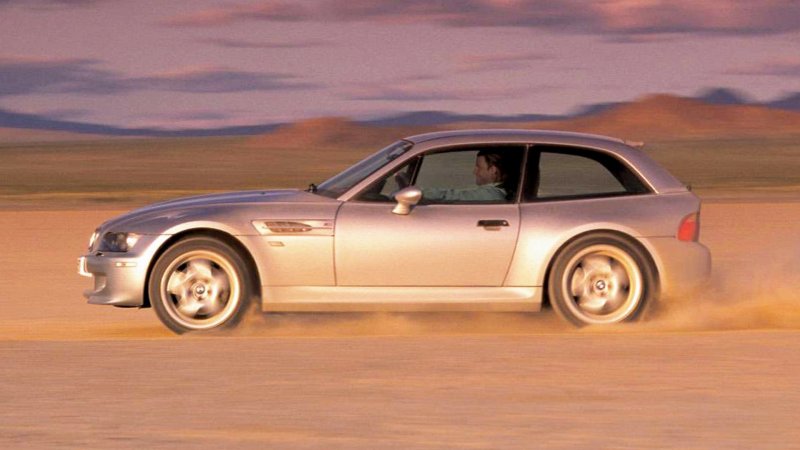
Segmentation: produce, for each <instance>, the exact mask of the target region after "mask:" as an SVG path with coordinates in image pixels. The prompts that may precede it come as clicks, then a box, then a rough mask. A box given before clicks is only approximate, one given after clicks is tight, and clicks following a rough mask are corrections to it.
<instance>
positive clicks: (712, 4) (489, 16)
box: [166, 0, 800, 42]
mask: <svg viewBox="0 0 800 450" xmlns="http://www.w3.org/2000/svg"><path fill="white" fill-rule="evenodd" d="M244 20H267V21H277V20H283V21H287V20H292V21H300V20H309V21H368V22H389V23H419V22H428V23H435V24H439V25H442V26H451V27H481V26H482V27H522V28H534V29H547V30H550V31H556V32H569V33H588V34H596V35H606V36H620V35H622V36H625V35H653V34H731V35H737V34H744V35H748V34H775V33H782V32H790V31H798V30H800V1H797V0H759V1H752V0H705V1H702V0H646V1H645V0H598V1H589V0H449V1H432V0H403V1H395V0H316V1H311V2H304V3H303V5H302V6H301V5H299V4H296V3H288V2H284V1H276V0H271V1H261V2H251V3H248V4H244V5H236V6H230V7H225V8H215V9H207V10H200V11H197V12H195V13H191V14H188V15H182V16H177V17H173V18H172V19H169V20H168V21H166V23H167V24H170V25H176V26H219V25H228V24H233V23H236V22H239V21H244ZM626 42H635V41H634V40H627V41H626Z"/></svg>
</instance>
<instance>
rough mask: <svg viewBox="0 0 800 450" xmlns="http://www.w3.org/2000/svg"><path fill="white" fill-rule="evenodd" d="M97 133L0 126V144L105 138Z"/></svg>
mask: <svg viewBox="0 0 800 450" xmlns="http://www.w3.org/2000/svg"><path fill="white" fill-rule="evenodd" d="M107 137H108V136H103V135H97V134H84V133H70V132H68V131H48V130H33V129H26V128H2V127H0V144H2V143H20V142H59V141H83V140H90V139H101V138H107Z"/></svg>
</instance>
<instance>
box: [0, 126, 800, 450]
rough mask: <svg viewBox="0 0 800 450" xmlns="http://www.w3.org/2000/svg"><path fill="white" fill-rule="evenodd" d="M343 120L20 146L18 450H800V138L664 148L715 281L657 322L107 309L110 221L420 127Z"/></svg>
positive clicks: (3, 261) (14, 233)
mask: <svg viewBox="0 0 800 450" xmlns="http://www.w3.org/2000/svg"><path fill="white" fill-rule="evenodd" d="M345 125H346V124H342V123H340V122H336V123H333V125H331V124H330V123H328V122H325V121H322V122H313V123H310V124H306V125H304V126H303V127H300V129H298V130H289V131H288V132H286V133H284V134H280V133H276V134H275V135H273V136H267V137H265V138H242V137H240V138H203V139H108V140H103V139H101V140H75V141H71V142H27V141H25V142H10V143H0V243H2V246H1V247H0V248H2V251H0V286H2V289H1V290H0V300H2V312H3V314H2V316H0V357H2V365H0V448H70V449H72V448H132V447H136V448H228V447H236V448H276V449H306V448H324V449H336V448H363V449H374V448H398V449H409V448H414V449H435V448H487V449H500V448H502V449H506V448H521V449H530V448H548V449H587V448H592V449H594V448H600V449H602V448H609V449H611V448H613V449H622V448H629V449H647V448H681V449H709V448H715V449H716V448H726V449H731V448H732V449H737V448H741V449H751V448H760V449H764V448H768V449H791V448H798V449H800V428H798V427H797V423H798V420H800V410H798V408H797V405H798V404H800V389H798V386H799V384H798V379H800V377H798V374H800V300H799V299H798V295H797V289H798V286H800V270H798V268H800V253H798V250H797V249H798V244H800V233H798V230H800V225H798V224H800V171H798V170H797V167H798V165H797V156H796V155H797V154H798V153H797V152H798V151H800V145H799V144H798V143H800V139H798V138H797V136H796V135H793V136H789V137H787V136H782V135H781V136H779V135H771V136H767V137H746V136H744V137H739V138H736V139H733V138H730V136H727V137H724V138H720V137H716V138H705V137H700V138H698V137H694V138H691V139H684V140H671V141H655V142H649V143H648V145H647V146H646V147H645V151H647V152H648V153H649V154H650V155H651V156H653V157H654V158H655V159H656V160H658V161H659V162H660V163H661V164H663V165H664V166H665V167H667V169H669V170H670V171H671V172H672V173H673V174H675V175H676V176H677V177H678V178H679V179H681V181H683V182H685V183H687V184H691V185H692V186H693V187H694V190H695V192H697V193H698V195H700V196H701V198H703V200H704V206H703V212H702V218H701V223H702V232H701V241H702V242H703V243H705V244H706V245H707V246H708V247H709V248H710V249H711V251H712V254H713V258H714V270H713V279H712V281H711V283H710V285H709V286H708V287H707V288H706V289H704V290H702V291H698V292H696V293H694V294H692V295H689V296H686V297H684V298H673V299H665V300H664V301H663V302H661V303H660V304H659V307H658V308H657V310H656V311H655V312H654V314H652V315H651V317H649V318H648V320H647V321H644V322H641V323H636V324H626V325H624V326H618V327H613V328H602V329H592V328H587V329H581V330H577V329H574V328H572V327H570V326H567V325H565V324H564V323H563V322H562V321H560V320H559V319H558V318H557V317H556V316H555V314H553V312H552V311H549V310H545V311H543V312H542V313H540V314H466V313H462V314H351V315H341V314H340V315H335V314H328V315H323V314H280V315H264V314H260V313H257V312H255V313H253V314H251V315H250V316H249V317H248V318H247V320H246V321H245V323H244V324H243V326H241V327H240V328H238V329H237V330H235V331H232V332H226V333H216V334H213V335H207V336H181V337H179V336H176V335H173V334H171V333H170V332H168V331H167V330H166V328H165V327H163V326H162V325H161V324H160V323H159V322H158V320H157V319H156V316H155V314H154V313H153V311H151V310H147V309H142V310H137V309H116V308H111V307H102V306H92V305H88V304H86V302H85V299H84V298H83V297H82V295H81V294H82V292H83V290H84V289H87V288H89V287H90V284H91V281H90V280H89V279H87V278H83V277H80V276H78V275H77V261H76V259H77V257H78V256H79V255H81V254H82V252H83V251H84V250H85V247H86V244H87V240H88V238H89V235H90V234H91V232H92V231H93V230H94V228H95V227H96V226H97V225H98V224H100V223H101V222H102V221H104V220H105V219H107V218H110V217H112V216H114V215H117V214H119V213H121V212H123V211H124V210H127V209H130V208H132V207H135V206H139V205H142V204H145V203H148V202H151V201H154V200H159V199H164V198H169V197H176V196H179V195H187V194H197V193H202V192H208V191H219V190H234V189H260V188H274V187H305V186H306V185H307V184H308V183H310V182H319V181H321V180H323V179H325V178H326V177H328V176H330V175H332V174H333V173H335V172H337V171H338V170H340V169H342V168H344V167H346V166H348V165H350V164H352V163H353V162H354V161H356V160H358V159H361V158H362V157H364V156H366V154H368V153H369V152H371V151H374V149H375V148H379V147H380V146H381V145H384V144H387V143H389V142H378V141H379V140H381V139H385V136H402V135H405V134H410V133H406V132H404V131H402V130H389V131H385V130H384V131H382V132H380V133H374V134H375V136H376V137H374V138H371V139H373V140H374V142H361V137H363V136H364V130H361V129H352V130H350V131H347V130H348V128H347V126H345ZM636 129H648V127H637V128H636ZM342 130H344V131H342ZM292 133H294V134H292ZM331 143H335V144H331ZM221 149H224V151H221Z"/></svg>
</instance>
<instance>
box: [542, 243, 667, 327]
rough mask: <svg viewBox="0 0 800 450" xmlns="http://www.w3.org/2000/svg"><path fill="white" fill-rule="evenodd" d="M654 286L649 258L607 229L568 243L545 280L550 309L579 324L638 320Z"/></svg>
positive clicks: (653, 291)
mask: <svg viewBox="0 0 800 450" xmlns="http://www.w3.org/2000/svg"><path fill="white" fill-rule="evenodd" d="M656 291H657V289H656V286H655V274H654V270H653V269H652V266H651V264H650V262H649V258H648V257H647V256H646V255H645V254H644V253H643V251H642V250H640V249H639V248H638V246H635V245H633V244H631V243H629V242H628V241H627V240H626V239H624V238H622V237H620V236H617V235H615V234H610V233H602V234H594V235H587V236H583V237H580V238H578V239H576V240H575V241H573V242H571V243H569V244H568V245H567V246H566V247H564V248H563V249H562V250H561V251H560V252H559V254H558V256H557V257H556V260H555V262H554V264H553V267H552V269H551V272H550V278H549V280H548V295H549V298H550V303H551V305H552V306H553V309H555V310H556V312H557V313H558V314H559V315H560V316H561V317H563V318H564V319H566V320H567V321H569V322H571V323H573V324H575V325H577V326H585V325H604V324H613V323H619V322H626V321H632V320H636V319H638V318H639V317H641V315H642V313H643V311H644V309H645V308H646V307H647V305H648V304H649V303H650V302H651V301H652V298H653V297H654V295H655V294H656Z"/></svg>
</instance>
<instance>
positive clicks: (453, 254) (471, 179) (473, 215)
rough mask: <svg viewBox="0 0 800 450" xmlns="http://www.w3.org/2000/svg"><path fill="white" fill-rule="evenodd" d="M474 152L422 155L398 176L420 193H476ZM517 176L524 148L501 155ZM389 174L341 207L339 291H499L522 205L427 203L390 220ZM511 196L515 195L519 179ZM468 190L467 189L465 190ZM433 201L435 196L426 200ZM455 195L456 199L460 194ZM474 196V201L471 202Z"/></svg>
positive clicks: (478, 199) (508, 201)
mask: <svg viewBox="0 0 800 450" xmlns="http://www.w3.org/2000/svg"><path fill="white" fill-rule="evenodd" d="M480 150H481V149H479V148H475V147H467V148H459V149H456V150H449V151H437V152H435V153H431V154H427V155H424V156H423V157H421V158H419V159H417V160H416V161H414V162H411V163H409V164H408V165H405V166H402V167H401V168H400V169H398V172H403V171H405V173H408V174H409V175H410V177H411V181H412V182H414V183H415V185H417V186H418V187H420V188H421V189H422V190H423V192H424V193H425V192H427V193H433V192H441V191H443V190H451V191H452V192H457V195H462V193H463V192H472V191H471V189H476V186H475V175H474V173H473V169H474V167H475V161H476V157H477V156H476V155H477V154H478V152H479V151H480ZM503 150H504V151H506V152H507V153H506V154H507V155H509V156H508V157H509V158H510V159H511V160H514V161H516V163H515V164H512V165H515V166H516V167H515V169H514V170H516V171H519V169H520V167H519V166H520V164H521V161H522V155H523V152H524V147H521V146H513V147H512V146H507V147H506V148H504V149H503ZM394 175H395V174H389V175H388V176H387V177H386V178H385V179H383V180H381V181H379V182H378V183H377V184H376V187H375V188H374V189H372V190H371V191H370V189H368V190H367V191H368V192H365V193H364V195H361V196H356V197H355V198H354V200H351V201H348V202H346V203H344V204H343V205H342V206H341V207H340V209H339V212H338V214H337V217H336V232H335V267H336V280H337V285H339V286H454V287H455V286H502V285H503V282H504V280H505V277H506V274H507V273H508V268H509V265H510V263H511V258H512V257H513V254H514V248H515V246H516V241H517V234H518V231H519V205H518V203H517V201H516V192H507V194H508V195H507V198H503V199H487V198H484V197H483V196H482V195H472V194H469V195H467V194H463V195H464V196H466V197H470V198H467V199H453V198H450V199H447V200H437V199H434V198H426V197H425V194H423V199H422V202H421V203H420V204H418V205H416V206H415V207H414V208H413V209H412V211H411V213H410V214H408V215H398V214H393V213H392V209H393V208H394V206H395V202H394V201H393V200H391V196H390V194H391V193H392V192H393V191H394V190H396V189H397V188H398V187H400V186H398V185H397V181H395V179H394ZM511 178H512V180H513V181H511V182H510V183H511V184H510V185H509V188H508V190H509V191H516V190H517V188H516V186H517V185H518V179H519V176H518V173H515V174H513V175H512V177H511ZM470 185H471V186H470ZM431 195H433V194H431ZM457 195H456V196H457ZM473 197H474V198H473Z"/></svg>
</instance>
